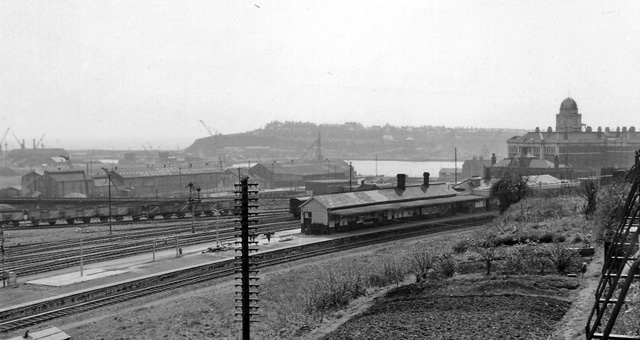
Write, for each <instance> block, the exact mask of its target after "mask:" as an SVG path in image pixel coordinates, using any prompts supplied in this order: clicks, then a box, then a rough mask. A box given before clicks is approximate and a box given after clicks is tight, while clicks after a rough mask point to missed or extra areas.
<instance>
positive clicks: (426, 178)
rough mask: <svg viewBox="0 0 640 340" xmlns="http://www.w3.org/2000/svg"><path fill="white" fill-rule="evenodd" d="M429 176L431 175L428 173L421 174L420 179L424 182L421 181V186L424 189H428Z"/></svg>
mask: <svg viewBox="0 0 640 340" xmlns="http://www.w3.org/2000/svg"><path fill="white" fill-rule="evenodd" d="M430 175H431V174H429V173H428V172H424V173H422V178H423V179H424V181H423V183H422V185H423V186H424V187H425V188H428V187H429V176H430Z"/></svg>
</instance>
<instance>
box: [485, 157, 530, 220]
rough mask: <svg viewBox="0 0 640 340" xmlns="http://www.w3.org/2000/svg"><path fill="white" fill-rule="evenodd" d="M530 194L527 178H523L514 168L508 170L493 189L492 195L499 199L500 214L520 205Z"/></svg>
mask: <svg viewBox="0 0 640 340" xmlns="http://www.w3.org/2000/svg"><path fill="white" fill-rule="evenodd" d="M528 194H529V186H528V185H527V177H525V176H522V175H521V174H520V173H519V172H517V171H516V170H515V169H513V168H507V169H506V170H505V171H504V172H503V173H502V176H501V178H500V180H499V181H498V182H496V183H495V184H494V185H493V186H492V187H491V195H492V196H494V197H496V198H497V199H498V208H499V210H500V214H503V213H504V212H505V211H506V210H507V209H508V208H509V206H511V205H512V204H514V203H518V202H519V201H520V200H521V199H523V198H524V197H526V196H527V195H528Z"/></svg>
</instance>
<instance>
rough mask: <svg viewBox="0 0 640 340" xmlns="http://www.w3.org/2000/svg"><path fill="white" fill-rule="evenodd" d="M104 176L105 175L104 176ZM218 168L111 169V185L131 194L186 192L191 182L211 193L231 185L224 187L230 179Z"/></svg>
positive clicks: (138, 195)
mask: <svg viewBox="0 0 640 340" xmlns="http://www.w3.org/2000/svg"><path fill="white" fill-rule="evenodd" d="M103 177H104V176H103ZM229 177H231V175H225V174H224V171H222V169H221V168H214V167H190V168H150V169H141V170H113V171H111V180H112V185H114V184H115V185H117V186H118V190H127V191H128V192H129V193H128V195H129V196H131V197H158V196H185V197H186V196H187V195H189V188H187V184H189V183H193V184H194V185H196V186H198V187H200V188H201V190H202V193H203V194H204V193H212V192H217V191H224V190H230V189H233V187H229V188H226V187H224V185H225V183H229V182H230V180H228V179H227V178H229Z"/></svg>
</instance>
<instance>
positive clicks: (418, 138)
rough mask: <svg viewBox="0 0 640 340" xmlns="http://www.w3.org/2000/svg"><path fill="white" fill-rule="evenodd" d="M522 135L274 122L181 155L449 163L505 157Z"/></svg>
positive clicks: (205, 141)
mask: <svg viewBox="0 0 640 340" xmlns="http://www.w3.org/2000/svg"><path fill="white" fill-rule="evenodd" d="M524 133H526V131H525V130H517V129H499V128H496V129H472V128H448V127H444V126H421V127H411V126H403V127H396V126H391V125H385V126H371V127H364V126H362V125H361V124H359V123H345V124H331V125H330V124H321V125H316V124H313V123H303V122H278V121H274V122H271V123H269V124H267V125H266V126H265V127H264V128H262V129H258V130H254V131H249V132H245V133H237V134H230V135H215V136H210V137H205V138H200V139H197V140H196V141H195V142H194V143H193V144H192V145H191V146H189V147H188V148H187V149H186V150H185V151H186V152H187V153H190V154H192V155H198V156H202V157H206V158H210V159H212V158H224V159H226V160H238V161H240V160H267V159H292V160H298V159H317V158H318V157H317V156H318V155H317V154H316V153H317V142H318V136H319V135H320V144H321V148H320V150H321V157H322V159H325V158H341V159H373V158H375V157H378V159H386V160H452V159H453V158H454V148H457V150H458V158H459V159H471V158H472V157H473V156H483V157H484V158H490V157H491V153H496V155H497V156H499V158H500V157H504V156H505V155H506V154H507V152H506V151H507V150H506V140H507V139H509V138H511V137H513V136H520V135H523V134H524Z"/></svg>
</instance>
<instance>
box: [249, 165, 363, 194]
mask: <svg viewBox="0 0 640 340" xmlns="http://www.w3.org/2000/svg"><path fill="white" fill-rule="evenodd" d="M349 169H350V167H349V164H348V163H347V162H345V161H340V160H327V162H322V161H321V162H310V163H309V162H303V163H300V162H293V161H291V162H272V163H258V164H256V165H254V166H252V167H251V168H250V169H249V175H251V176H252V177H254V178H257V179H258V182H259V183H261V185H262V186H261V187H262V188H282V187H298V186H303V185H305V183H306V182H308V181H312V180H328V179H338V180H340V179H348V178H349ZM347 183H348V182H347Z"/></svg>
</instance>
